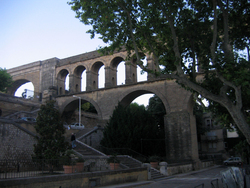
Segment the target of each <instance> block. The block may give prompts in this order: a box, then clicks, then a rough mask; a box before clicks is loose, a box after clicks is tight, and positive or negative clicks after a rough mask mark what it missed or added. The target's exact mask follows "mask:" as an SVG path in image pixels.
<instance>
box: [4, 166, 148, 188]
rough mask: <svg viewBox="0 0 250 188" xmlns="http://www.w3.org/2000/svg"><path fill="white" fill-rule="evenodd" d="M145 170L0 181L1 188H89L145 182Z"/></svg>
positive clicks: (146, 177) (146, 175) (146, 174)
mask: <svg viewBox="0 0 250 188" xmlns="http://www.w3.org/2000/svg"><path fill="white" fill-rule="evenodd" d="M147 179H148V173H147V168H136V169H126V170H119V171H105V172H89V173H75V174H65V175H53V176H42V177H31V178H19V179H14V180H13V179H12V180H8V179H6V180H0V184H1V188H7V187H8V188H34V187H39V188H55V187H62V188H64V187H68V188H71V187H72V188H75V187H79V188H80V187H81V188H89V187H95V186H98V187H99V186H107V185H112V184H120V183H127V182H136V181H147Z"/></svg>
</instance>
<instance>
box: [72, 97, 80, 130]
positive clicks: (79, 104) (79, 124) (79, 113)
mask: <svg viewBox="0 0 250 188" xmlns="http://www.w3.org/2000/svg"><path fill="white" fill-rule="evenodd" d="M73 97H76V98H79V127H80V125H81V97H77V96H75V95H73Z"/></svg>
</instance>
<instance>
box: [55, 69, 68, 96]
mask: <svg viewBox="0 0 250 188" xmlns="http://www.w3.org/2000/svg"><path fill="white" fill-rule="evenodd" d="M68 76H69V71H68V70H67V69H62V70H60V72H59V73H58V74H57V85H58V87H59V88H60V92H59V94H60V95H63V94H65V93H67V92H66V88H69V86H68V85H66V77H68ZM67 84H69V83H67Z"/></svg>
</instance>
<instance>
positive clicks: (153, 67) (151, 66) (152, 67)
mask: <svg viewBox="0 0 250 188" xmlns="http://www.w3.org/2000/svg"><path fill="white" fill-rule="evenodd" d="M147 66H148V69H150V70H153V71H154V72H159V71H160V68H159V65H158V64H157V63H156V60H155V58H154V57H153V54H150V55H148V54H147ZM147 79H148V81H152V80H155V79H156V76H155V75H154V74H151V73H148V78H147Z"/></svg>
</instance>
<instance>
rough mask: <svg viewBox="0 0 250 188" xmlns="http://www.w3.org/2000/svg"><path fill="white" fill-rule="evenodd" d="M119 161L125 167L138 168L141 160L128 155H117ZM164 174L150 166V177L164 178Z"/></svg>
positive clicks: (153, 178) (154, 178)
mask: <svg viewBox="0 0 250 188" xmlns="http://www.w3.org/2000/svg"><path fill="white" fill-rule="evenodd" d="M117 157H118V158H119V160H120V163H121V164H122V165H124V166H125V167H127V168H138V167H141V166H142V162H140V161H138V160H136V159H134V158H132V157H130V156H128V155H118V156H117ZM164 177H165V176H164V175H162V174H161V173H160V171H159V170H157V169H155V168H152V167H151V179H152V180H156V179H159V178H164Z"/></svg>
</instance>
